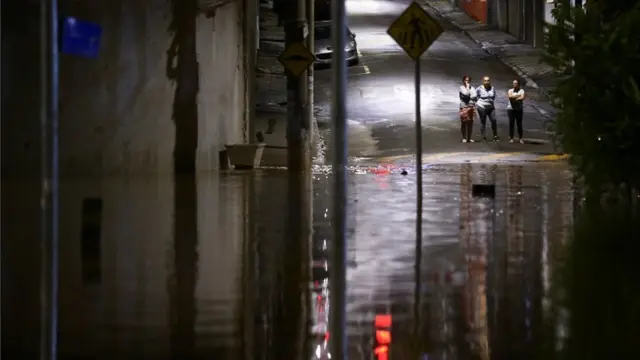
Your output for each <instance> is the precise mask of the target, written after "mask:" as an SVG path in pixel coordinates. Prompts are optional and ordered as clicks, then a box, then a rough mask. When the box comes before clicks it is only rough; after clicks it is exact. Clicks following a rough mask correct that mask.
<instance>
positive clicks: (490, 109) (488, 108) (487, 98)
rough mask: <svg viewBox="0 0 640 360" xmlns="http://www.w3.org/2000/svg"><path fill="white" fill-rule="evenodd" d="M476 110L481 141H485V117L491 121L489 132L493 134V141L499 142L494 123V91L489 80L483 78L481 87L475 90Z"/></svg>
mask: <svg viewBox="0 0 640 360" xmlns="http://www.w3.org/2000/svg"><path fill="white" fill-rule="evenodd" d="M476 97H477V98H478V100H477V101H476V109H477V110H478V115H479V116H480V134H481V135H482V140H485V141H486V140H487V136H486V127H487V117H488V118H489V121H491V132H492V133H493V141H499V140H500V138H499V137H498V124H497V122H496V108H495V105H494V102H495V100H496V90H495V89H494V88H493V86H491V79H490V78H489V77H488V76H485V77H484V78H483V79H482V86H478V87H477V88H476Z"/></svg>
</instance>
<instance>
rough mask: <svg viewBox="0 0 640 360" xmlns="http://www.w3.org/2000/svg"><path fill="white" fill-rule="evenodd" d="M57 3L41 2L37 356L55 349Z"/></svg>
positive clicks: (51, 357) (51, 358) (49, 357)
mask: <svg viewBox="0 0 640 360" xmlns="http://www.w3.org/2000/svg"><path fill="white" fill-rule="evenodd" d="M58 76H59V75H58V2H57V0H49V1H46V0H41V1H40V97H41V98H40V106H41V109H40V131H41V149H42V153H41V171H42V175H41V176H42V179H41V180H42V184H41V185H42V188H41V201H40V204H41V205H40V206H41V216H42V218H41V234H42V235H41V244H40V250H41V264H40V274H41V275H40V305H41V308H40V311H41V314H40V319H41V324H40V359H42V360H55V359H57V352H58V351H57V350H58V349H57V348H58V245H59V244H58V177H59V176H58V101H59V96H58Z"/></svg>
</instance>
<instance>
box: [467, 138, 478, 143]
mask: <svg viewBox="0 0 640 360" xmlns="http://www.w3.org/2000/svg"><path fill="white" fill-rule="evenodd" d="M467 142H470V143H474V142H476V141H475V140H473V139H469V140H467Z"/></svg>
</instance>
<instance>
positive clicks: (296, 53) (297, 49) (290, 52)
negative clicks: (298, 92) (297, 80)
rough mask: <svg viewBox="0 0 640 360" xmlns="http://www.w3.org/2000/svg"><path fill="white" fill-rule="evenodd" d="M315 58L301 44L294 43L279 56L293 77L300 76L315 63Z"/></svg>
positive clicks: (279, 59)
mask: <svg viewBox="0 0 640 360" xmlns="http://www.w3.org/2000/svg"><path fill="white" fill-rule="evenodd" d="M315 59H316V58H315V56H313V54H312V53H311V52H310V51H309V49H307V47H306V46H305V45H304V44H303V43H300V42H294V43H291V44H289V45H287V47H285V48H284V51H283V52H282V54H280V56H278V61H280V63H281V64H282V66H284V68H285V69H287V70H289V72H290V73H291V74H293V76H296V77H297V76H300V75H301V74H302V73H303V72H304V71H305V70H307V68H308V67H309V66H310V65H311V64H313V62H314V61H315Z"/></svg>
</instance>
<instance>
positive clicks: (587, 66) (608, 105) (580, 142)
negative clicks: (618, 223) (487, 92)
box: [544, 0, 640, 190]
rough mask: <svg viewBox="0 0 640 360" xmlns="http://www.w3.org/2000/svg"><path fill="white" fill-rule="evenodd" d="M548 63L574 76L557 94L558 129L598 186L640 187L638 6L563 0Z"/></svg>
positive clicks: (618, 0) (620, 0) (616, 0)
mask: <svg viewBox="0 0 640 360" xmlns="http://www.w3.org/2000/svg"><path fill="white" fill-rule="evenodd" d="M553 17H554V19H555V24H554V25H549V27H548V32H547V39H546V40H547V41H546V52H547V55H546V57H545V59H544V61H545V62H547V63H548V64H550V65H552V66H553V67H554V68H555V70H556V71H558V72H563V73H567V71H566V70H569V72H570V75H567V76H566V77H564V78H563V79H561V80H560V81H559V82H558V83H557V86H556V88H555V89H554V91H552V97H553V99H554V105H555V106H556V108H557V110H558V114H557V119H556V131H557V133H558V135H559V136H560V138H561V139H562V145H563V147H564V150H565V151H566V152H567V153H568V154H570V155H571V159H572V162H573V165H574V166H575V167H576V169H577V171H578V172H579V173H580V175H582V176H583V178H584V181H585V185H586V186H588V187H590V188H593V189H603V188H608V187H611V186H613V187H619V186H623V187H625V188H631V189H634V190H640V171H639V170H638V169H640V85H639V82H640V31H639V27H638V26H639V25H640V1H638V0H606V1H605V0H600V1H598V0H587V1H586V5H585V6H584V8H575V7H573V6H571V5H570V2H569V1H568V0H559V1H557V3H556V7H555V9H554V10H553Z"/></svg>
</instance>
